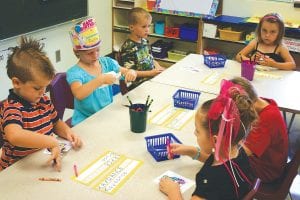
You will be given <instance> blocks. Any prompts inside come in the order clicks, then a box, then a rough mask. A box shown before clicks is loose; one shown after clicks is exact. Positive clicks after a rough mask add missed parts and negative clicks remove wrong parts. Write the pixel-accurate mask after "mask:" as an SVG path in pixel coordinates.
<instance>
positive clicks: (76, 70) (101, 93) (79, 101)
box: [67, 18, 136, 125]
mask: <svg viewBox="0 0 300 200" xmlns="http://www.w3.org/2000/svg"><path fill="white" fill-rule="evenodd" d="M70 35H71V40H72V43H73V51H74V53H75V55H76V57H77V58H78V59H79V60H78V62H77V63H76V64H75V65H74V66H72V67H71V68H70V69H69V70H68V71H67V81H68V83H69V84H70V87H71V90H72V93H73V95H74V98H75V100H74V114H73V117H72V125H76V124H78V123H79V122H81V121H83V120H84V119H86V118H88V117H89V116H91V115H92V114H94V113H96V112H97V111H99V110H101V109H102V108H104V107H105V106H107V105H108V104H110V103H111V102H112V101H113V92H112V84H113V83H114V82H116V81H118V74H121V75H124V77H125V81H134V80H135V78H136V72H135V71H134V70H128V69H126V68H123V67H120V66H119V64H118V63H117V61H115V60H113V59H111V58H109V57H100V56H99V46H100V43H101V40H100V37H99V34H98V30H97V27H96V23H95V20H94V19H93V18H88V19H86V20H84V21H82V22H80V23H78V24H76V25H75V26H74V27H73V28H72V30H71V32H70Z"/></svg>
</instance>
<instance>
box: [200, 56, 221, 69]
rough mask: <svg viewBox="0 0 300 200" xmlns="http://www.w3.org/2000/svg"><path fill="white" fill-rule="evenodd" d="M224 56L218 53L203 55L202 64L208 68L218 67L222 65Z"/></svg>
mask: <svg viewBox="0 0 300 200" xmlns="http://www.w3.org/2000/svg"><path fill="white" fill-rule="evenodd" d="M225 62H226V57H225V56H223V55H220V54H214V55H204V64H205V65H207V66H208V67H209V68H220V67H224V65H225Z"/></svg>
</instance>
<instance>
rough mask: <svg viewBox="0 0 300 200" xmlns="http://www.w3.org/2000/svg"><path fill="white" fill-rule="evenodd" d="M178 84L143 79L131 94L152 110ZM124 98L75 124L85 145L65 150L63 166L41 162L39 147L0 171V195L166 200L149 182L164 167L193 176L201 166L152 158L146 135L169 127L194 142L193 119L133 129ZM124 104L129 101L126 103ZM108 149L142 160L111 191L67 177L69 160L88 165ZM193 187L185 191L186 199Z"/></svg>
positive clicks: (184, 160)
mask: <svg viewBox="0 0 300 200" xmlns="http://www.w3.org/2000/svg"><path fill="white" fill-rule="evenodd" d="M177 89H178V88H177V87H174V86H168V85H163V84H159V83H155V82H146V83H144V84H142V85H141V86H139V87H138V88H136V89H135V90H133V91H131V92H130V93H129V96H130V97H131V99H132V101H133V102H134V103H137V102H141V103H144V102H145V100H146V97H147V95H148V94H149V95H151V97H152V98H153V99H154V102H153V104H152V106H151V110H152V112H151V113H149V115H150V116H151V114H152V113H155V112H156V111H158V110H160V109H161V108H162V106H164V105H165V104H168V103H172V95H173V94H174V93H175V91H176V90H177ZM213 97H214V95H211V94H205V93H203V94H201V96H200V100H199V102H203V101H205V100H207V99H211V98H213ZM123 100H124V99H123V98H122V97H121V96H120V95H117V96H115V97H114V103H112V104H111V105H109V106H107V107H106V108H104V109H103V110H101V111H99V112H98V113H96V114H94V115H93V116H91V117H90V118H88V119H87V120H85V121H84V122H82V123H80V124H78V125H77V126H75V127H73V130H74V131H75V132H76V133H78V134H79V135H80V137H81V138H82V140H83V142H84V146H83V147H82V149H80V150H79V151H78V152H75V151H74V150H71V151H69V152H68V153H67V154H66V155H65V156H64V157H63V161H62V171H61V172H55V171H54V170H53V169H52V168H51V167H47V166H44V163H45V162H46V160H47V159H48V156H47V155H45V154H43V152H42V151H39V152H37V153H34V154H32V155H30V156H28V157H26V158H24V159H22V160H20V161H18V162H17V163H15V164H13V165H12V166H10V167H9V168H7V169H5V170H4V171H2V172H0V194H1V196H0V199H1V200H6V199H9V200H10V199H30V200H33V199H42V200H47V199H51V200H53V199H56V200H58V199H72V200H73V199H122V200H124V199H130V200H133V199H151V200H152V199H156V200H157V199H165V196H164V195H163V194H162V193H161V192H160V191H159V190H158V185H157V184H155V183H154V182H153V180H154V179H155V178H157V177H158V176H160V175H161V174H163V173H164V172H165V171H167V170H171V171H174V172H176V173H178V174H180V175H182V176H184V177H186V178H190V179H192V180H194V179H195V175H196V173H197V172H198V171H199V169H200V168H201V166H202V165H201V163H199V162H197V161H194V160H192V159H191V158H188V157H183V156H182V157H181V158H180V159H176V160H169V161H162V162H156V161H155V160H154V159H153V158H152V156H151V155H150V154H149V153H148V151H147V149H146V142H145V139H144V137H145V136H148V135H156V134H161V133H169V132H172V133H173V134H174V135H176V137H177V138H178V139H179V140H181V142H183V143H186V144H191V145H196V138H195V136H194V134H193V130H194V120H191V121H190V122H189V123H188V124H187V125H186V126H185V127H184V128H183V129H182V130H180V131H175V130H172V129H167V128H164V127H162V126H158V125H154V124H147V130H146V132H145V133H142V134H137V133H132V132H131V131H130V127H129V112H128V108H127V107H125V106H123V105H122V101H123ZM123 103H124V102H123ZM126 103H127V102H126ZM107 150H111V151H114V152H116V153H119V154H124V155H126V156H127V157H130V158H133V159H137V160H142V161H143V164H142V166H141V167H140V168H138V170H137V171H136V172H135V173H134V174H133V176H132V177H130V179H129V180H127V181H126V182H125V184H124V185H123V186H122V187H121V188H120V190H119V191H117V192H116V194H114V195H109V194H106V193H103V192H100V191H96V190H94V189H92V188H90V187H88V186H85V185H82V184H80V183H78V182H75V181H73V180H71V176H73V175H74V173H73V164H74V163H77V165H78V168H79V170H80V169H82V168H83V167H85V166H87V165H88V164H89V163H91V162H92V161H93V160H95V159H96V158H97V157H98V156H99V155H101V154H103V153H104V152H105V151H107ZM39 177H58V178H61V179H62V182H43V181H38V180H37V179H38V178H39ZM193 190H194V188H191V189H189V190H188V191H186V192H185V193H184V197H185V198H190V196H191V194H192V192H193Z"/></svg>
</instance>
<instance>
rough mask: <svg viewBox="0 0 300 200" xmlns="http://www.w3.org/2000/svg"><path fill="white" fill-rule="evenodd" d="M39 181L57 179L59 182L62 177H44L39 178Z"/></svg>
mask: <svg viewBox="0 0 300 200" xmlns="http://www.w3.org/2000/svg"><path fill="white" fill-rule="evenodd" d="M39 181H57V182H61V179H60V178H49V177H48V178H47V177H42V178H39Z"/></svg>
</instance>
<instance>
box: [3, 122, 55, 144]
mask: <svg viewBox="0 0 300 200" xmlns="http://www.w3.org/2000/svg"><path fill="white" fill-rule="evenodd" d="M4 133H5V137H6V139H7V140H8V142H9V143H11V144H12V145H14V146H19V147H27V148H55V147H59V144H58V141H57V140H56V139H55V137H53V136H49V135H43V134H39V133H37V132H33V131H29V130H25V129H23V128H22V127H21V126H20V125H18V124H9V125H7V126H5V128H4Z"/></svg>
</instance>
